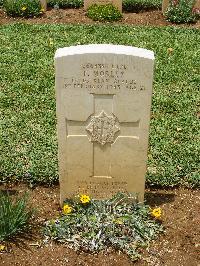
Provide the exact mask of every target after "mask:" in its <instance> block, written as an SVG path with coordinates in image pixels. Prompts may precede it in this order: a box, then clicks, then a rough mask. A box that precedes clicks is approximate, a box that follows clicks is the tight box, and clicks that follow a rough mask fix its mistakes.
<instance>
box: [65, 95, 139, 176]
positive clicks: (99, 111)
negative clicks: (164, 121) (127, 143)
mask: <svg viewBox="0 0 200 266" xmlns="http://www.w3.org/2000/svg"><path fill="white" fill-rule="evenodd" d="M92 95H93V103H94V104H93V106H94V109H93V113H92V114H91V115H90V116H89V117H88V119H87V120H86V121H75V120H67V119H66V126H67V138H70V137H74V136H79V137H81V136H83V137H86V136H88V141H91V142H92V143H93V169H92V173H91V176H93V177H100V178H112V174H111V154H110V153H111V149H112V144H113V143H114V142H116V141H118V140H119V139H120V138H133V139H139V136H138V134H137V133H136V131H137V130H135V129H136V128H139V120H138V121H120V120H118V118H117V117H115V114H114V110H113V97H115V95H114V94H92ZM104 117H105V118H106V117H107V118H110V120H111V119H112V118H113V129H112V128H111V129H110V130H111V131H112V130H114V131H113V132H110V133H111V134H112V135H113V136H111V138H107V139H105V140H104V141H103V142H102V143H99V141H97V140H96V139H93V138H92V137H91V135H92V131H93V130H94V131H95V130H97V131H98V130H100V132H95V134H100V135H99V136H100V137H101V134H103V131H106V129H105V128H103V127H105V126H106V123H101V126H100V128H99V129H94V128H92V127H95V121H93V123H92V124H91V120H92V119H93V120H94V118H97V120H98V119H100V118H102V119H104ZM80 132H82V133H80ZM108 133H109V132H108Z"/></svg>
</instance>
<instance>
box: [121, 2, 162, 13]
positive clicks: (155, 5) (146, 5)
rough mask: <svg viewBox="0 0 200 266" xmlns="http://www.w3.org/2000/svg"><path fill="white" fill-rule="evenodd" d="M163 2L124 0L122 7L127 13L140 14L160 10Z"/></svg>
mask: <svg viewBox="0 0 200 266" xmlns="http://www.w3.org/2000/svg"><path fill="white" fill-rule="evenodd" d="M161 6H162V1H161V0H123V1H122V7H123V10H124V11H126V12H139V11H144V10H152V9H160V8H161Z"/></svg>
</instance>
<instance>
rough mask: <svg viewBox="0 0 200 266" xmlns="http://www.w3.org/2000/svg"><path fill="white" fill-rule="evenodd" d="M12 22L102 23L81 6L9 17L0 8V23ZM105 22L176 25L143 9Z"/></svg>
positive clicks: (159, 14)
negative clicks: (28, 16)
mask: <svg viewBox="0 0 200 266" xmlns="http://www.w3.org/2000/svg"><path fill="white" fill-rule="evenodd" d="M13 22H25V23H34V24H41V23H64V24H102V23H101V22H94V21H93V20H91V19H90V18H88V17H87V16H86V12H85V11H84V10H83V8H80V9H53V8H49V9H48V10H47V12H46V13H45V14H44V15H43V16H42V17H39V18H29V19H23V18H12V17H11V18H10V17H7V16H6V14H5V12H4V11H3V10H0V24H7V23H13ZM104 24H105V23H104ZM106 24H111V25H112V24H117V25H120V24H121V25H122V24H123V25H124V24H129V25H146V26H169V25H171V26H173V25H174V26H177V25H175V24H172V23H170V22H167V21H166V19H165V17H164V16H163V14H162V12H161V10H152V11H144V12H139V13H123V18H122V20H121V21H118V22H114V23H110V22H107V23H106ZM178 27H189V28H199V27H200V21H198V22H197V23H195V24H180V25H178Z"/></svg>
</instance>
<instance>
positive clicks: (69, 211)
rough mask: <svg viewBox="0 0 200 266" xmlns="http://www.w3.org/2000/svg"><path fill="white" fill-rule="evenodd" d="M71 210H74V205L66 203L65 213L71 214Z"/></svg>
mask: <svg viewBox="0 0 200 266" xmlns="http://www.w3.org/2000/svg"><path fill="white" fill-rule="evenodd" d="M71 212H72V207H71V206H69V205H67V204H65V205H64V206H63V213H64V214H70V213H71Z"/></svg>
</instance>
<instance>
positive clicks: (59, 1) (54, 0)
mask: <svg viewBox="0 0 200 266" xmlns="http://www.w3.org/2000/svg"><path fill="white" fill-rule="evenodd" d="M47 4H48V6H51V7H55V6H58V7H60V8H79V7H82V6H83V0H48V1H47Z"/></svg>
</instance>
